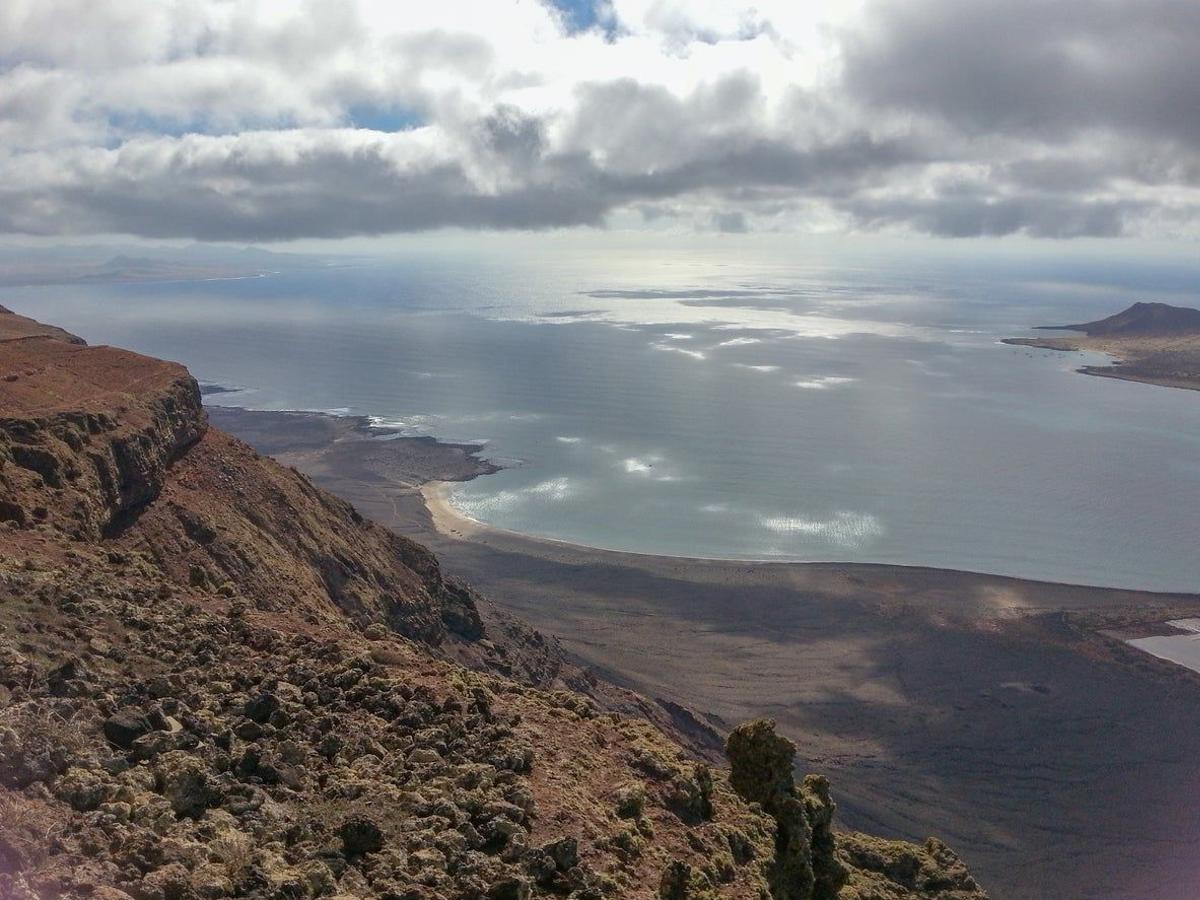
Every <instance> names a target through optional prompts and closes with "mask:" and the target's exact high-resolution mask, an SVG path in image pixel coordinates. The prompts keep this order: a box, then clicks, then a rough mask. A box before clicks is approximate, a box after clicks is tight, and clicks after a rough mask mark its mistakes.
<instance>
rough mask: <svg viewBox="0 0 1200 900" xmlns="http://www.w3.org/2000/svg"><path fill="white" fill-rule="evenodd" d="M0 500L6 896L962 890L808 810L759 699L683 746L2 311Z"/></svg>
mask: <svg viewBox="0 0 1200 900" xmlns="http://www.w3.org/2000/svg"><path fill="white" fill-rule="evenodd" d="M0 518H2V519H3V525H2V526H0V547H2V548H3V555H2V556H0V896H3V897H5V898H8V897H13V898H22V900H31V898H40V900H49V898H54V897H70V896H79V897H95V898H105V900H121V898H130V897H131V898H134V900H185V898H187V900H190V898H220V897H261V898H304V897H319V896H328V897H341V898H368V897H381V898H384V897H386V898H413V900H415V898H428V900H435V898H447V900H449V898H494V900H505V898H526V897H534V896H547V897H548V896H563V897H574V898H577V900H583V898H602V897H663V898H713V897H745V898H767V897H775V898H789V900H791V898H797V900H799V898H831V897H835V896H836V897H842V898H863V900H865V898H918V897H939V898H945V900H952V898H964V900H965V898H973V897H981V896H982V892H981V891H980V890H979V889H978V887H977V886H976V884H975V882H974V880H973V879H972V878H971V876H970V875H969V874H968V873H967V871H966V869H965V867H964V866H963V865H962V863H961V862H960V861H959V860H958V858H957V857H956V856H955V855H954V854H953V853H952V852H951V851H950V850H949V849H947V848H946V847H945V845H943V844H941V843H940V842H938V841H936V840H933V839H931V840H929V841H928V842H926V843H925V844H924V845H921V846H917V845H912V844H904V843H900V842H892V841H882V840H877V839H873V838H869V837H866V836H863V835H859V834H850V833H837V832H835V831H834V830H833V827H832V817H833V810H834V800H833V798H832V797H831V794H830V791H831V788H830V786H829V785H828V783H827V782H826V781H825V780H824V779H823V778H821V777H818V776H810V777H807V778H804V779H803V780H801V781H800V782H799V783H797V782H796V781H795V780H794V778H793V753H794V748H793V746H792V744H791V742H789V741H788V740H786V739H784V738H782V737H780V736H778V735H776V734H775V731H774V726H773V725H772V724H771V723H770V722H769V721H765V720H760V721H755V722H752V723H749V724H747V725H746V726H743V727H739V728H737V729H734V730H733V731H732V733H731V734H730V735H729V739H728V742H727V744H726V749H727V754H728V762H729V765H730V768H729V769H728V770H727V769H725V768H724V767H723V766H718V767H712V766H710V765H708V764H707V763H705V762H703V761H702V760H700V759H699V758H698V757H697V756H695V755H693V754H692V753H690V752H689V751H687V750H685V748H684V747H682V746H681V745H680V744H679V743H678V742H677V741H676V740H674V739H673V737H672V734H673V733H678V732H677V729H678V728H679V727H680V726H679V720H681V719H682V720H684V721H687V720H689V719H690V720H693V721H694V720H695V717H694V716H692V715H691V714H686V711H683V710H679V711H676V714H675V715H674V716H671V715H668V714H664V712H663V707H662V706H661V705H656V704H653V703H650V702H648V701H645V700H643V699H642V698H640V697H638V696H636V695H634V694H631V693H630V692H628V691H625V690H622V689H620V688H617V687H614V686H613V685H611V684H607V683H605V682H603V681H601V680H600V679H597V678H596V677H595V676H592V675H589V673H587V672H584V671H581V670H579V669H577V668H575V667H572V666H570V665H569V664H567V663H565V662H564V661H563V660H562V658H561V655H560V654H559V653H558V650H557V648H556V646H555V644H554V641H553V640H551V639H549V638H546V637H544V636H543V635H541V634H539V633H537V632H535V631H533V630H531V629H529V628H527V627H525V626H522V625H521V624H520V623H519V622H515V621H512V620H509V619H505V618H504V617H503V616H500V615H498V614H497V613H495V612H494V611H493V610H491V609H489V607H488V605H487V604H486V602H485V601H484V600H483V599H482V598H481V597H479V596H478V595H476V594H475V593H474V592H473V591H472V590H470V589H469V588H467V587H466V586H465V585H463V584H460V583H457V582H454V581H453V580H451V579H448V578H446V577H445V576H444V575H443V574H442V571H441V568H440V566H439V564H438V562H437V560H436V559H435V558H434V556H433V555H432V554H431V553H430V552H429V551H427V550H426V549H424V548H423V547H421V546H420V545H418V544H416V543H414V542H412V541H410V540H408V539H406V538H403V537H399V536H397V535H395V534H393V533H392V532H390V531H388V530H386V529H384V528H382V527H380V526H377V525H374V524H372V523H371V522H369V521H366V520H365V519H363V518H362V517H361V516H360V515H359V514H358V513H357V512H356V511H355V510H354V509H353V508H352V507H351V506H350V505H349V504H347V503H346V502H344V501H342V500H339V499H336V498H335V497H333V496H332V495H330V494H328V493H325V492H324V491H322V490H320V489H318V488H316V487H314V486H313V484H312V483H311V482H310V481H309V480H308V478H307V477H305V476H303V475H300V474H299V473H297V472H295V471H293V470H290V469H286V468H284V467H282V466H280V465H278V464H276V463H274V462H273V461H271V460H269V459H267V458H265V457H262V456H260V455H259V454H258V453H257V452H256V451H254V450H252V449H251V448H250V447H249V446H247V445H246V444H244V443H242V442H240V441H238V440H235V439H233V438H231V437H229V436H228V435H225V434H223V433H221V432H219V431H217V430H216V429H214V428H210V427H209V426H208V423H207V420H206V417H205V414H204V411H203V409H202V407H201V404H200V393H199V390H198V388H197V385H196V383H195V381H194V380H193V379H192V378H191V377H190V376H189V375H188V373H187V372H186V370H184V369H183V368H182V367H180V366H178V365H175V364H172V363H167V362H163V361H160V360H153V359H148V358H146V357H141V356H138V355H136V354H133V353H128V352H126V351H122V350H117V349H114V348H109V347H88V346H86V345H84V344H82V342H79V341H78V339H75V338H73V337H71V336H70V335H67V334H66V333H64V332H61V331H59V330H57V329H52V328H48V327H45V326H40V325H38V324H37V323H33V322H31V321H30V320H27V319H21V318H20V317H17V316H14V315H12V314H10V313H7V312H4V313H0ZM576 688H577V689H576ZM643 713H644V714H645V716H649V718H646V717H643V715H642V714H643ZM652 720H653V721H652ZM656 723H657V724H656ZM659 726H661V727H659ZM700 730H701V731H703V729H700ZM833 791H834V792H835V793H836V786H835V787H834V788H833Z"/></svg>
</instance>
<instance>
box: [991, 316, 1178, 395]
mask: <svg viewBox="0 0 1200 900" xmlns="http://www.w3.org/2000/svg"><path fill="white" fill-rule="evenodd" d="M1039 327H1044V328H1045V329H1046V330H1054V329H1052V328H1051V327H1050V326H1039ZM1000 343H1001V344H1007V345H1008V346H1010V347H1032V348H1034V349H1038V350H1053V351H1055V352H1058V353H1085V352H1092V353H1103V354H1105V355H1106V356H1108V357H1109V359H1110V360H1111V362H1110V363H1109V364H1108V365H1104V366H1089V365H1084V366H1079V367H1078V368H1077V369H1075V371H1076V373H1078V374H1080V375H1092V376H1095V377H1097V378H1111V379H1113V380H1114V381H1126V382H1130V383H1132V384H1150V385H1154V386H1156V387H1166V388H1177V389H1179V390H1184V391H1200V375H1197V374H1196V372H1198V371H1200V340H1197V339H1195V338H1184V339H1180V340H1176V341H1167V342H1163V341H1162V340H1154V339H1138V338H1123V339H1122V338H1117V339H1114V338H1093V337H1089V336H1088V335H1078V336H1061V337H1044V338H1042V337H1028V338H1015V337H1014V338H1001V340H1000ZM1172 345H1174V346H1172ZM1180 365H1182V366H1183V368H1184V371H1182V372H1180V371H1178V370H1171V369H1168V370H1167V371H1162V370H1161V369H1162V368H1163V367H1178V366H1180Z"/></svg>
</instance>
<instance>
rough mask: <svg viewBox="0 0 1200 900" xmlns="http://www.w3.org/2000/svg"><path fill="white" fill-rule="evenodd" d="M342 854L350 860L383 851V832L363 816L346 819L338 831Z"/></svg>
mask: <svg viewBox="0 0 1200 900" xmlns="http://www.w3.org/2000/svg"><path fill="white" fill-rule="evenodd" d="M338 837H339V838H341V841H342V852H343V853H345V855H346V856H348V857H350V858H354V857H358V856H365V855H366V854H368V853H374V852H376V851H377V850H381V849H383V832H382V831H381V830H380V828H379V826H378V825H377V824H375V822H373V821H371V820H370V819H368V818H366V817H364V816H355V817H353V818H350V819H347V820H346V821H345V822H343V823H342V826H341V827H340V828H339V829H338Z"/></svg>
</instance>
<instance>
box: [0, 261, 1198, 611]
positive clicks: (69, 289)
mask: <svg viewBox="0 0 1200 900" xmlns="http://www.w3.org/2000/svg"><path fill="white" fill-rule="evenodd" d="M1193 275H1194V273H1190V272H1183V273H1182V274H1181V272H1180V271H1179V270H1178V269H1177V268H1167V269H1164V268H1161V267H1156V266H1154V265H1145V266H1141V267H1133V268H1129V267H1114V266H1111V265H1105V264H1103V263H1101V262H1095V261H1093V262H1087V261H1083V262H1080V261H1078V260H1076V261H1072V262H1068V263H1057V262H1054V261H1052V260H1051V261H1047V260H1045V259H1042V260H1039V261H1037V262H1034V263H1027V262H1023V261H1021V260H1019V259H1015V260H1014V259H1009V258H1006V259H1004V260H1001V261H997V260H990V261H989V260H984V261H982V262H978V263H974V262H969V261H963V260H960V259H957V258H945V259H940V260H932V261H930V260H925V261H921V262H916V261H913V260H908V259H904V258H902V257H899V258H898V257H895V256H893V257H890V258H888V259H885V260H880V261H872V260H870V259H867V260H856V261H855V262H853V263H846V262H839V263H832V262H827V261H824V260H811V259H810V260H807V261H803V262H795V261H779V260H774V259H765V260H764V259H758V260H747V259H743V258H741V257H740V256H737V255H734V254H731V255H729V256H727V257H722V256H720V255H719V254H718V255H716V256H714V255H713V254H700V255H690V256H689V255H687V254H680V255H678V256H669V255H667V256H653V255H648V254H643V255H637V254H633V255H631V256H630V258H628V259H608V258H600V257H596V256H579V257H571V256H565V257H562V258H554V259H549V260H547V259H540V260H539V259H519V260H518V259H513V258H504V257H503V256H495V255H493V256H490V257H485V256H477V255H472V254H469V253H464V254H462V255H461V256H454V255H452V254H443V255H440V256H428V255H422V254H414V255H407V256H395V257H389V258H384V259H360V260H354V261H351V262H348V263H344V264H336V265H327V266H323V267H299V268H286V267H285V268H284V269H283V270H282V271H280V272H278V273H274V274H270V275H267V276H264V277H259V278H247V279H230V280H212V281H196V282H178V283H170V284H167V283H157V284H148V283H143V284H121V285H98V284H96V285H86V286H80V285H59V286H53V287H36V288H9V289H5V290H4V291H3V296H2V297H0V302H3V303H4V304H6V305H8V306H10V307H11V308H14V309H15V310H17V311H18V312H22V313H25V314H29V315H33V316H36V317H38V318H41V319H44V320H47V321H51V322H54V323H56V324H59V325H62V326H64V327H66V328H68V329H70V330H72V331H75V332H76V333H79V334H81V335H82V336H84V337H85V338H87V339H88V340H89V341H90V342H93V343H96V342H103V343H112V344H117V345H120V346H124V347H129V348H131V349H134V350H138V351H141V352H144V353H148V354H151V355H155V356H161V357H166V358H169V359H176V360H179V361H181V362H183V363H186V364H187V365H188V366H189V367H190V368H191V370H192V371H193V373H194V374H195V375H196V376H197V377H198V378H199V379H201V380H202V381H209V382H213V383H218V384H221V385H223V386H226V387H232V388H238V389H239V390H238V391H237V392H235V393H223V394H214V395H211V396H210V397H209V398H208V400H209V401H210V402H212V403H224V404H228V405H240V406H247V407H251V408H262V409H305V410H328V411H336V412H344V413H353V414H362V415H369V416H373V417H375V418H376V420H377V421H378V422H379V423H381V424H386V425H390V426H393V427H396V428H399V429H402V430H403V431H405V432H408V433H412V434H429V435H435V436H437V437H441V438H446V439H452V440H459V441H462V440H465V441H478V442H480V443H481V444H482V445H483V447H484V451H483V452H484V455H485V456H487V457H489V458H491V459H493V460H496V461H498V462H500V463H502V464H503V465H505V466H506V468H505V469H504V470H503V471H502V472H500V473H499V474H496V475H491V476H487V477H484V478H479V479H477V480H475V481H472V482H469V483H466V484H462V485H459V486H456V487H455V488H454V490H453V493H452V501H453V502H454V503H455V504H456V506H457V507H458V508H459V509H460V510H461V511H463V512H464V513H466V514H467V515H469V516H472V517H474V518H476V519H479V520H481V521H483V522H486V523H488V524H491V525H495V526H498V527H502V528H505V529H511V530H514V531H518V532H522V533H527V534H531V535H539V536H544V537H550V538H556V539H561V540H566V541H572V542H577V543H580V544H586V545H591V546H597V547H604V548H612V549H619V550H629V551H638V552H646V553H659V554H674V555H683V556H695V557H727V558H746V559H769V560H806V561H818V560H831V561H864V562H880V563H901V564H909V565H925V566H937V567H948V568H956V569H967V570H975V571H983V572H991V573H1000V574H1007V575H1015V576H1022V577H1029V578H1038V579H1047V580H1054V581H1067V582H1077V583H1085V584H1095V585H1114V586H1125V587H1134V588H1152V589H1162V590H1191V591H1194V590H1197V589H1200V553H1198V552H1197V545H1196V536H1197V526H1198V525H1200V393H1196V392H1191V391H1183V390H1173V389H1167V388H1161V387H1154V386H1149V385H1141V384H1133V383H1127V382H1121V381H1116V380H1112V379H1102V378H1093V377H1087V376H1084V375H1080V374H1076V373H1075V371H1074V370H1075V369H1076V368H1077V367H1078V366H1080V365H1081V364H1084V363H1085V362H1103V359H1102V358H1087V357H1085V356H1084V355H1081V354H1062V353H1054V352H1051V351H1041V350H1034V349H1030V348H1023V347H1012V346H1006V345H1003V344H1000V343H999V340H1000V339H1001V338H1003V337H1007V336H1012V335H1025V334H1029V333H1030V332H1029V328H1030V326H1031V325H1034V324H1038V323H1047V322H1050V323H1053V322H1063V321H1068V322H1069V321H1083V320H1088V319H1094V318H1098V317H1101V316H1104V315H1108V314H1110V313H1112V312H1115V311H1117V310H1118V309H1121V308H1123V307H1124V306H1126V305H1128V304H1129V303H1131V302H1133V301H1134V300H1145V299H1163V300H1167V301H1168V302H1178V303H1187V304H1193V305H1194V304H1196V300H1197V298H1196V295H1195V294H1194V293H1191V292H1190V291H1191V287H1190V286H1191V285H1193V284H1195V281H1194V280H1193V279H1192V276H1193Z"/></svg>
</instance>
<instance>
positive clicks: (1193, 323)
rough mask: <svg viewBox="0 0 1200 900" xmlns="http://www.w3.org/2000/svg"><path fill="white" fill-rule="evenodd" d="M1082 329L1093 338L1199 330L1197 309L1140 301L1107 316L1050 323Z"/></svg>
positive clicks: (1186, 332) (1199, 318)
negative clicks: (1075, 322)
mask: <svg viewBox="0 0 1200 900" xmlns="http://www.w3.org/2000/svg"><path fill="white" fill-rule="evenodd" d="M1053 327H1055V328H1061V329H1065V330H1068V331H1082V332H1084V333H1085V334H1088V335H1090V336H1093V337H1102V336H1105V335H1113V336H1116V335H1149V334H1161V335H1171V334H1196V333H1200V309H1192V308H1191V307H1188V306H1172V305H1171V304H1169V303H1161V302H1158V301H1145V300H1139V301H1137V302H1136V303H1134V304H1133V305H1131V306H1130V307H1128V308H1127V309H1124V310H1122V311H1121V312H1119V313H1116V314H1115V315H1111V316H1109V317H1108V318H1106V319H1097V320H1096V321H1094V322H1084V323H1082V324H1079V325H1058V326H1053Z"/></svg>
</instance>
